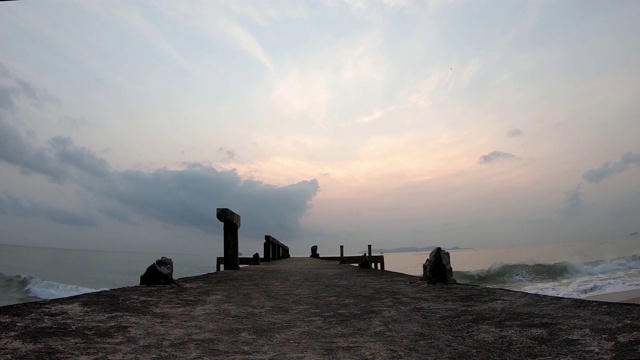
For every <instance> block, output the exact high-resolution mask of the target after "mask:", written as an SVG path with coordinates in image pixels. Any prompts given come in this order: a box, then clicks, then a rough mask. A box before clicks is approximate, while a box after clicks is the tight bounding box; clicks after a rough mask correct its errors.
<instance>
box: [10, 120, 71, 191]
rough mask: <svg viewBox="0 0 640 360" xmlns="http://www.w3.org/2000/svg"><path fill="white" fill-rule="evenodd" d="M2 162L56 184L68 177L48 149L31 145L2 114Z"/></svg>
mask: <svg viewBox="0 0 640 360" xmlns="http://www.w3.org/2000/svg"><path fill="white" fill-rule="evenodd" d="M0 160H2V161H5V162H7V163H10V164H13V165H16V166H19V167H20V168H21V170H23V172H25V173H32V172H35V173H40V174H42V175H45V176H47V177H49V178H50V179H51V180H53V181H55V182H61V181H62V180H63V179H64V178H65V177H66V170H65V169H64V168H63V167H61V166H59V164H57V161H56V160H55V159H54V158H53V157H52V156H51V154H50V152H49V151H47V149H45V148H42V147H38V146H35V145H34V144H31V143H29V142H28V141H27V140H26V139H25V138H24V137H23V136H22V134H21V133H20V132H19V131H18V129H16V128H15V127H14V126H12V125H11V124H9V123H8V122H6V121H4V119H3V118H2V115H1V114H0Z"/></svg>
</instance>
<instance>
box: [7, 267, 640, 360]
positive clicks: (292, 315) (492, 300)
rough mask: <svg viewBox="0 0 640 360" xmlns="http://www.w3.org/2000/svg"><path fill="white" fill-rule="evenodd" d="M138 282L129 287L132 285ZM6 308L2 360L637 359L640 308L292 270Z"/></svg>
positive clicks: (350, 271)
mask: <svg viewBox="0 0 640 360" xmlns="http://www.w3.org/2000/svg"><path fill="white" fill-rule="evenodd" d="M133 282H134V280H132V283H133ZM179 282H180V283H181V284H182V286H181V287H176V286H156V287H147V286H135V287H128V288H122V289H115V290H111V291H105V292H99V293H93V294H86V295H81V296H76V297H71V298H66V299H59V300H52V301H44V302H37V303H26V304H18V305H11V306H5V307H0V358H2V359H5V358H12V359H13V358H25V359H42V358H46V359H74V358H114V359H116V358H117V359H134V358H153V359H177V358H180V359H182V358H195V359H201V358H238V359H258V358H259V359H325V358H335V359H425V358H442V359H489V358H491V359H496V358H512V359H518V358H522V359H534V358H545V359H556V358H567V359H598V358H601V359H607V358H619V359H631V358H637V356H638V354H640V325H639V323H638V319H640V306H639V305H634V304H616V303H602V302H595V301H584V300H573V299H563V298H554V297H549V296H542V295H533V294H526V293H520V292H515V291H508V290H500V289H490V288H483V287H477V286H469V285H426V284H424V283H420V282H419V281H418V277H414V276H409V275H404V274H399V273H393V272H388V271H369V270H362V269H358V268H357V267H354V266H350V265H340V264H339V263H338V262H334V261H324V260H320V259H312V258H289V259H284V260H282V261H276V262H269V263H264V264H262V265H260V266H250V267H245V268H242V269H240V270H238V271H223V272H218V273H213V274H207V275H202V276H197V277H192V278H186V279H179Z"/></svg>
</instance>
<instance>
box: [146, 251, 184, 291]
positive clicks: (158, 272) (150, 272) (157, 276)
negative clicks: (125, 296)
mask: <svg viewBox="0 0 640 360" xmlns="http://www.w3.org/2000/svg"><path fill="white" fill-rule="evenodd" d="M171 284H176V281H175V280H174V279H173V260H171V259H169V258H167V257H164V256H163V257H162V258H160V259H158V260H156V262H155V263H153V264H151V265H149V267H148V268H147V271H145V272H144V274H142V275H140V285H171Z"/></svg>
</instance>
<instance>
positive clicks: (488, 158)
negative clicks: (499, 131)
mask: <svg viewBox="0 0 640 360" xmlns="http://www.w3.org/2000/svg"><path fill="white" fill-rule="evenodd" d="M517 158H518V157H517V156H515V155H513V154H511V153H508V152H504V151H492V152H490V153H488V154H486V155H482V156H480V157H479V158H478V163H480V165H483V164H492V163H495V162H500V161H511V160H516V159H517Z"/></svg>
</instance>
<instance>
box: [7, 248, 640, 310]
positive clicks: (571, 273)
mask: <svg viewBox="0 0 640 360" xmlns="http://www.w3.org/2000/svg"><path fill="white" fill-rule="evenodd" d="M449 253H450V256H451V264H452V267H453V269H454V278H455V279H456V280H457V281H458V282H460V283H468V284H476V285H481V286H487V287H497V288H506V289H512V290H518V291H524V292H530V293H537V294H546V295H553V296H561V297H569V298H585V297H588V296H593V295H600V294H606V293H612V292H618V291H626V290H637V289H640V238H639V237H637V236H626V237H619V238H615V239H609V240H603V241H589V242H585V241H581V242H568V243H553V244H540V245H529V246H504V247H495V248H473V249H456V250H449ZM374 254H376V252H375V251H374ZM353 255H355V254H353ZM161 256H167V257H170V258H172V259H173V262H174V277H175V278H176V279H179V278H182V277H188V276H194V275H199V274H205V273H209V272H212V271H214V270H215V258H216V256H217V255H215V254H168V253H164V254H155V253H146V252H119V251H97V250H73V249H56V248H44V247H29V246H18V245H1V244H0V306H5V305H10V304H17V303H23V302H30V301H39V300H48V299H56V298H62V297H67V296H73V295H79V294H84V293H90V292H95V291H102V290H108V289H114V288H119V287H125V286H135V285H137V284H138V282H139V277H140V275H141V274H142V273H143V272H144V271H145V269H146V268H147V266H149V265H151V264H152V263H153V262H154V261H155V259H157V258H160V257H161ZM300 256H308V254H300ZM384 257H385V268H386V270H388V271H396V272H400V273H405V274H409V275H416V276H420V275H422V264H423V263H424V262H425V260H426V259H427V258H428V257H429V252H428V251H425V252H410V253H385V254H384Z"/></svg>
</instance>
